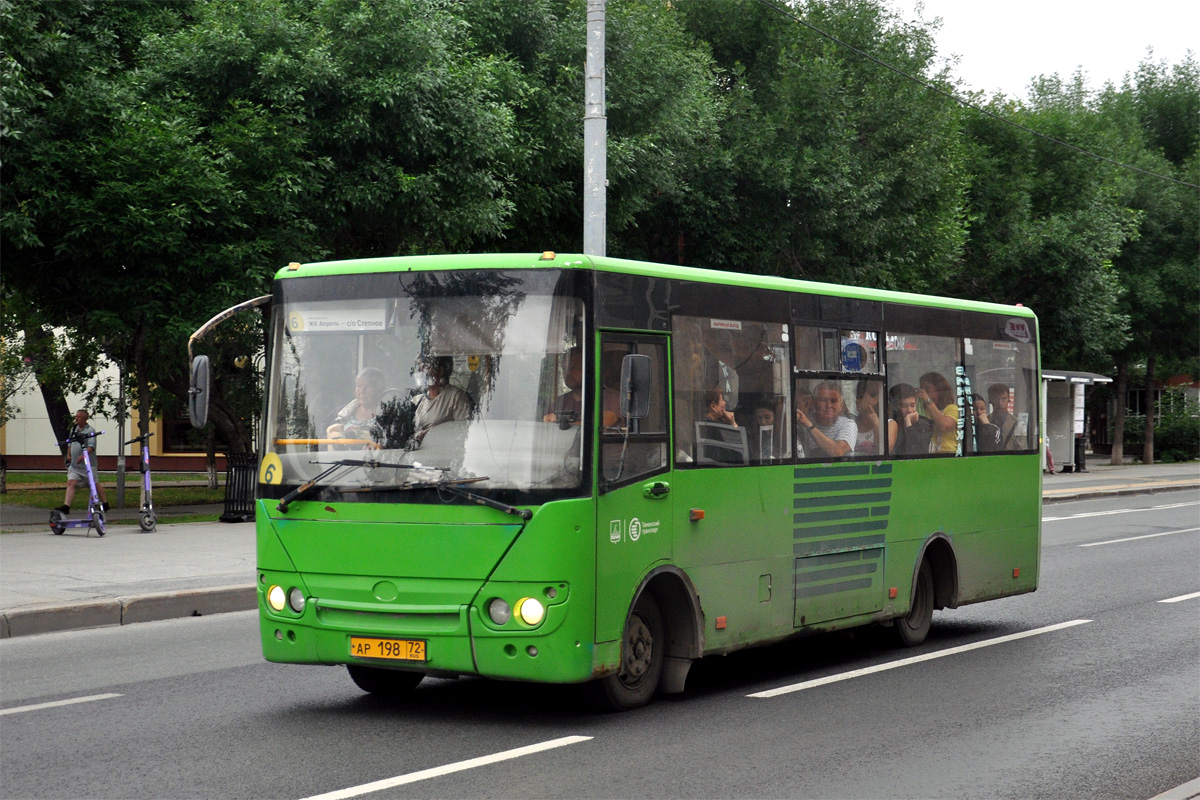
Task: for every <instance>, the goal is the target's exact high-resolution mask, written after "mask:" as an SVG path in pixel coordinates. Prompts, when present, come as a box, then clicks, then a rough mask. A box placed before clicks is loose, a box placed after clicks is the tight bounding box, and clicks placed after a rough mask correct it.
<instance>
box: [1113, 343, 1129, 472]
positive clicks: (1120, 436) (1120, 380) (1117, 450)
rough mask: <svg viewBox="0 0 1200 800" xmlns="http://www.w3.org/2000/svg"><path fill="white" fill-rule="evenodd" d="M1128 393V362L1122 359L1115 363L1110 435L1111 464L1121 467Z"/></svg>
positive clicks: (1123, 452) (1123, 453) (1123, 454)
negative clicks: (1114, 407)
mask: <svg viewBox="0 0 1200 800" xmlns="http://www.w3.org/2000/svg"><path fill="white" fill-rule="evenodd" d="M1128 392H1129V361H1128V360H1127V359H1125V358H1122V359H1121V360H1120V361H1118V362H1117V383H1116V386H1115V387H1114V390H1113V394H1114V395H1116V398H1117V408H1116V411H1115V412H1114V413H1113V435H1112V462H1111V463H1112V464H1113V466H1117V467H1119V466H1121V465H1122V464H1124V463H1125V412H1126V408H1125V395H1126V394H1127V393H1128Z"/></svg>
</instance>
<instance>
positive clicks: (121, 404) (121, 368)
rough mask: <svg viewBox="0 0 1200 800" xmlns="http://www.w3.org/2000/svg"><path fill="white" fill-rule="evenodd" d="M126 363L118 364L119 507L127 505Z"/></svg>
mask: <svg viewBox="0 0 1200 800" xmlns="http://www.w3.org/2000/svg"><path fill="white" fill-rule="evenodd" d="M124 442H125V364H124V362H122V363H121V364H119V365H117V508H124V507H125V444H124Z"/></svg>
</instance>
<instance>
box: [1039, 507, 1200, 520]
mask: <svg viewBox="0 0 1200 800" xmlns="http://www.w3.org/2000/svg"><path fill="white" fill-rule="evenodd" d="M1187 506H1200V503H1171V504H1169V505H1165V506H1149V507H1148V508H1118V509H1115V510H1113V511H1086V512H1084V513H1081V514H1071V515H1069V516H1066V517H1042V522H1062V521H1063V520H1064V519H1083V518H1085V517H1107V516H1110V515H1112V514H1133V513H1135V512H1137V511H1162V510H1163V509H1167V508H1186V507H1187Z"/></svg>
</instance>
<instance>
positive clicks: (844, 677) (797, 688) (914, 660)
mask: <svg viewBox="0 0 1200 800" xmlns="http://www.w3.org/2000/svg"><path fill="white" fill-rule="evenodd" d="M1089 622H1091V620H1090V619H1073V620H1071V621H1070V622H1060V623H1058V624H1057V625H1048V626H1046V627H1045V628H1035V629H1033V630H1031V631H1024V632H1022V633H1013V634H1009V635H1008V636H998V637H996V638H995V639H988V640H987V641H983V642H975V643H974V644H964V645H960V646H959V647H951V648H949V649H948V650H939V651H938V652H936V653H926V654H925V655H923V656H913V657H911V658H902V659H900V660H899V661H889V662H888V663H886V664H877V665H875V666H873V667H865V668H863V669H856V670H852V671H850V672H843V673H841V674H839V675H828V676H826V677H824V678H817V679H816V680H812V681H804V682H803V683H793V684H791V685H790V686H780V687H779V688H777V689H768V690H766V691H765V692H755V693H754V694H748V695H746V696H747V697H778V696H779V695H781V694H790V693H791V692H802V691H804V690H805V689H812V688H815V687H817V686H825V685H826V684H830V683H837V682H838V681H848V680H850V679H851V678H861V677H862V676H864V675H874V674H875V673H877V672H886V671H887V670H889V669H897V668H899V667H907V666H909V665H910V664H919V663H921V662H922V661H932V660H934V659H935V658H945V657H946V656H956V655H958V654H959V653H966V652H969V651H971V650H979V649H981V648H984V647H991V646H992V645H997V644H1004V643H1005V642H1013V641H1016V640H1017V639H1026V638H1028V637H1030V636H1038V635H1040V634H1043V633H1051V632H1052V631H1060V630H1062V629H1063V628H1071V627H1074V626H1076V625H1086V624H1087V623H1089Z"/></svg>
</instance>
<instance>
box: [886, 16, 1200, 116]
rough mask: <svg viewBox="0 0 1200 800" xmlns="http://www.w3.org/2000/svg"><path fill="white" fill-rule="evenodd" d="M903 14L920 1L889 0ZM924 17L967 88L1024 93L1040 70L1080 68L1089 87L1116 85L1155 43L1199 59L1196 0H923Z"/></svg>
mask: <svg viewBox="0 0 1200 800" xmlns="http://www.w3.org/2000/svg"><path fill="white" fill-rule="evenodd" d="M890 2H891V4H892V6H893V8H895V9H896V11H897V12H898V13H899V14H900V16H901V18H902V19H904V20H906V21H907V20H912V19H915V15H914V8H915V7H916V6H917V5H918V0H890ZM923 5H924V7H925V11H924V17H925V19H926V20H932V19H934V18H935V17H941V18H942V27H941V29H940V31H939V32H938V33H937V34H936V39H937V46H938V53H939V55H941V56H943V57H945V56H950V55H958V56H959V57H960V59H959V63H958V66H956V67H954V68H953V72H954V74H955V75H957V76H958V77H959V78H962V79H963V80H964V81H965V82H966V84H967V85H968V87H969V88H971V89H982V90H984V91H986V92H989V93H991V92H992V91H995V90H999V91H1001V92H1003V93H1004V94H1005V95H1007V96H1009V97H1022V98H1023V97H1025V96H1026V95H1027V89H1028V87H1029V82H1030V80H1031V79H1033V78H1034V77H1035V76H1037V75H1050V74H1053V73H1058V74H1059V75H1062V76H1063V77H1069V76H1070V75H1072V74H1073V73H1074V72H1075V71H1076V69H1078V68H1080V67H1082V68H1083V70H1084V71H1085V72H1086V73H1087V76H1088V85H1089V86H1090V87H1091V88H1092V89H1099V88H1101V87H1102V86H1103V85H1104V83H1105V81H1112V82H1113V83H1115V84H1117V85H1118V86H1119V85H1120V84H1121V81H1122V79H1123V78H1124V77H1125V74H1126V73H1128V72H1132V71H1133V70H1134V69H1136V68H1137V65H1138V63H1140V62H1141V61H1142V60H1143V59H1144V58H1145V56H1146V48H1147V47H1153V48H1154V60H1155V61H1162V60H1166V61H1167V62H1168V63H1169V64H1177V63H1179V62H1181V61H1182V60H1183V58H1184V54H1185V53H1186V51H1187V49H1188V48H1189V47H1190V48H1191V49H1192V51H1193V53H1194V55H1195V56H1196V57H1200V2H1197V0H1133V1H1132V2H1130V1H1129V0H1126V2H1121V3H1117V2H1113V0H1096V1H1094V2H1079V1H1078V0H1005V2H981V1H980V0H923Z"/></svg>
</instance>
